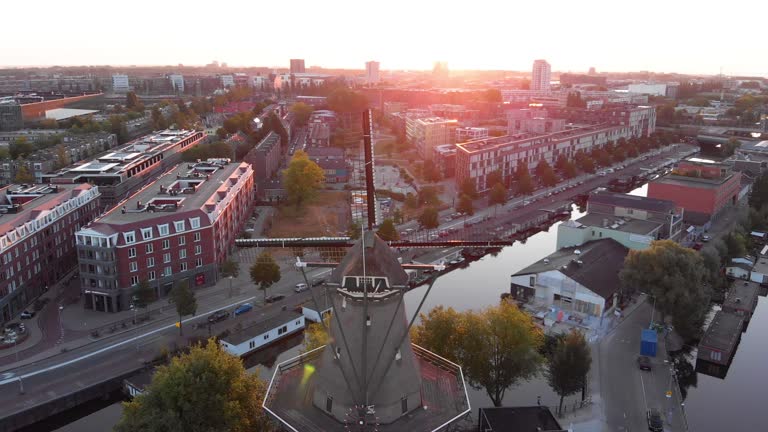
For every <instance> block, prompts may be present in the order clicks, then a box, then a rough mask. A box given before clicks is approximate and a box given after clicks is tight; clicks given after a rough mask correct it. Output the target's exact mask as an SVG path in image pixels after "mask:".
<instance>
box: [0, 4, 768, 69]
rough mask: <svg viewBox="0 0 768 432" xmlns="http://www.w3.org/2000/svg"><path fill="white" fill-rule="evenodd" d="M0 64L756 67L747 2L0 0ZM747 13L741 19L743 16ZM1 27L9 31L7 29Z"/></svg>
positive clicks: (757, 25) (762, 10) (756, 9)
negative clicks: (296, 60)
mask: <svg viewBox="0 0 768 432" xmlns="http://www.w3.org/2000/svg"><path fill="white" fill-rule="evenodd" d="M2 3H3V5H2V15H3V16H4V17H5V19H4V20H3V24H2V26H3V27H2V29H3V33H4V35H5V37H4V38H3V39H4V40H3V42H2V43H1V44H0V66H38V65H39V66H50V65H62V66H67V65H105V64H110V65H115V66H125V65H176V64H179V63H181V64H184V65H203V64H207V63H210V62H211V61H213V60H218V61H219V62H227V63H228V64H229V65H230V66H267V67H288V63H289V59H291V58H303V59H305V60H306V65H307V66H315V65H316V66H322V67H326V68H350V69H363V68H364V63H365V61H367V60H378V61H379V62H381V68H382V69H383V70H388V69H399V70H400V69H407V70H419V69H421V70H423V69H431V68H432V65H433V63H434V62H435V61H438V60H439V61H446V62H448V67H449V68H450V69H452V70H459V69H489V70H530V68H531V65H532V63H533V60H535V59H538V58H544V59H547V60H548V61H549V63H550V64H551V65H552V69H553V71H563V72H567V71H572V72H579V71H582V72H585V71H587V70H588V69H589V67H592V66H593V67H595V68H596V69H597V71H598V72H600V71H611V72H619V71H639V70H649V71H656V72H679V73H692V74H710V75H715V74H718V73H720V70H721V68H722V71H723V73H724V74H726V75H760V76H768V61H766V59H765V43H764V38H765V36H764V34H762V33H761V31H762V28H763V23H762V21H761V20H762V18H761V17H763V16H765V14H766V12H768V3H766V2H764V1H756V0H729V1H728V2H715V1H711V2H702V1H691V0H664V1H661V0H642V1H635V2H627V1H615V0H613V1H610V0H581V1H574V0H549V1H535V0H527V1H508V0H495V1H488V0H470V1H467V0H464V1H456V0H444V1H434V0H407V1H404V0H387V1H377V2H371V1H367V0H288V1H275V0H272V1H269V2H267V1H264V0H250V1H242V0H229V1H218V2H211V1H205V2H204V1H201V0H188V1H185V2H179V1H175V0H152V1H149V0H129V1H119V2H118V1H114V0H106V1H105V0H98V1H97V0H68V1H61V0H38V1H13V0H6V1H3V2H2ZM749 16H754V17H756V20H755V22H754V24H750V23H749V22H748V17H749ZM9 35H15V36H10V37H9Z"/></svg>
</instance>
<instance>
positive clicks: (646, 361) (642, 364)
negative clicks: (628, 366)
mask: <svg viewBox="0 0 768 432" xmlns="http://www.w3.org/2000/svg"><path fill="white" fill-rule="evenodd" d="M637 367H639V368H640V370H647V371H649V370H651V359H650V358H649V357H648V356H638V357H637Z"/></svg>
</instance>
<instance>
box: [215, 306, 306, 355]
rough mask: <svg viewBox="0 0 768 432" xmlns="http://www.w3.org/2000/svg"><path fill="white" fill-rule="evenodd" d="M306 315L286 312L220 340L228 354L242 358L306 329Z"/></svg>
mask: <svg viewBox="0 0 768 432" xmlns="http://www.w3.org/2000/svg"><path fill="white" fill-rule="evenodd" d="M304 325H305V321H304V315H302V314H300V313H298V312H295V311H292V310H291V311H284V312H282V313H280V314H279V315H277V316H275V317H272V318H269V319H267V320H265V321H261V322H257V323H255V324H253V325H252V326H249V327H245V328H244V329H242V330H240V331H238V332H235V333H233V334H230V335H228V336H226V337H223V338H221V339H220V342H221V347H222V348H224V350H225V351H227V352H228V353H230V354H232V355H235V356H238V357H241V356H244V355H246V354H248V353H249V352H251V351H255V350H257V349H259V348H262V347H264V346H267V345H269V344H271V343H272V342H275V341H277V340H280V339H283V338H285V337H287V336H289V335H292V334H294V333H296V332H297V331H301V330H303V329H304Z"/></svg>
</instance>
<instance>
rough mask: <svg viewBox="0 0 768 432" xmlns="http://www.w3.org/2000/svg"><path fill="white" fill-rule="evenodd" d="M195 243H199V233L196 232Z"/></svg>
mask: <svg viewBox="0 0 768 432" xmlns="http://www.w3.org/2000/svg"><path fill="white" fill-rule="evenodd" d="M195 241H196V242H199V241H200V233H199V232H196V233H195Z"/></svg>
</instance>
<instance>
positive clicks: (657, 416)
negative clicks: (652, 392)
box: [647, 408, 664, 432]
mask: <svg viewBox="0 0 768 432" xmlns="http://www.w3.org/2000/svg"><path fill="white" fill-rule="evenodd" d="M647 418H648V430H650V431H653V432H664V422H663V421H662V420H661V413H660V412H659V410H657V409H656V408H651V409H649V410H648V414H647Z"/></svg>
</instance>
